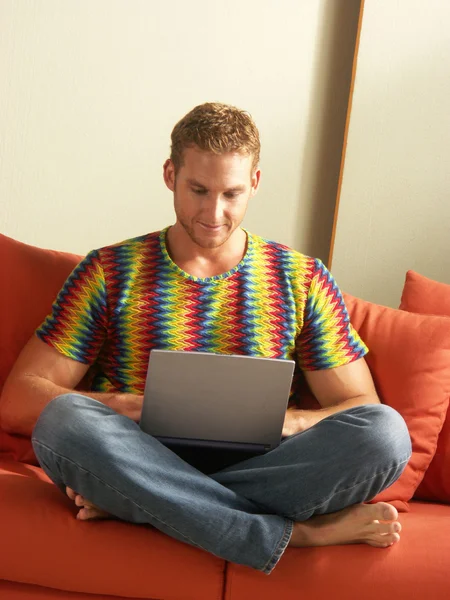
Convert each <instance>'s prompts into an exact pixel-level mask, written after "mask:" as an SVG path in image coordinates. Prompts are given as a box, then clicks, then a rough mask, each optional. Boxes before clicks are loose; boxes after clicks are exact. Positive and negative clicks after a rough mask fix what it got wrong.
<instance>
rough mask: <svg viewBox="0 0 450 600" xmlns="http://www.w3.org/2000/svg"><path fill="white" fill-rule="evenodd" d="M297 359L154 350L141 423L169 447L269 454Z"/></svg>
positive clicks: (279, 427)
mask: <svg viewBox="0 0 450 600" xmlns="http://www.w3.org/2000/svg"><path fill="white" fill-rule="evenodd" d="M294 366H295V363H294V361H293V360H279V359H273V358H254V357H250V356H237V355H224V354H212V353H207V352H175V351H168V350H152V351H151V352H150V359H149V365H148V371H147V380H146V385H145V393H144V405H143V409H142V414H141V419H140V427H141V429H142V430H143V431H145V432H146V433H149V434H150V435H152V436H154V437H156V438H157V439H158V440H159V441H160V442H162V443H163V444H165V445H166V446H169V447H173V448H176V447H177V446H178V447H196V448H215V449H220V450H228V449H229V450H243V451H249V452H252V453H256V454H257V453H261V454H263V453H265V452H268V451H269V450H272V449H273V448H276V447H277V446H278V445H279V444H280V441H281V433H282V429H283V423H284V418H285V413H286V409H287V404H288V400H289V392H290V388H291V383H292V377H293V373H294Z"/></svg>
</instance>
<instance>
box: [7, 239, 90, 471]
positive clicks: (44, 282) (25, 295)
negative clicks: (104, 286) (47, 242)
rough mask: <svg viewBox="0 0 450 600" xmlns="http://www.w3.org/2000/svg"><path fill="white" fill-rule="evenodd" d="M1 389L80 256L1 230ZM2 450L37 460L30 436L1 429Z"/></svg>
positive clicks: (24, 458)
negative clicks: (21, 239) (33, 243)
mask: <svg viewBox="0 0 450 600" xmlns="http://www.w3.org/2000/svg"><path fill="white" fill-rule="evenodd" d="M0 256H1V257H2V260H1V261H0V282H1V289H2V293H1V294H0V331H1V336H0V393H1V390H2V388H3V384H4V382H5V380H6V377H7V376H8V373H9V372H10V370H11V368H12V366H13V364H14V362H15V360H16V358H17V357H18V355H19V353H20V351H21V350H22V348H23V346H24V345H25V344H26V342H27V341H28V340H29V338H30V337H31V336H32V335H33V332H34V330H35V329H36V327H37V326H38V325H40V323H41V322H42V321H43V320H44V318H45V316H46V315H47V314H48V313H49V312H50V309H51V305H52V302H53V301H54V299H55V297H56V295H57V293H58V292H59V290H60V288H61V287H62V285H63V283H64V281H65V280H66V278H67V276H68V275H69V274H70V272H71V271H72V269H73V268H74V266H75V265H76V264H77V263H78V262H79V261H80V257H79V256H77V255H75V254H68V253H66V252H56V251H53V250H43V249H41V248H36V247H34V246H29V245H28V244H23V243H22V242H18V241H16V240H13V239H11V238H9V237H6V236H5V235H2V234H0ZM0 454H1V455H3V456H8V457H11V458H15V459H16V460H23V461H26V462H30V461H31V462H36V459H35V458H34V453H33V451H32V448H31V443H30V441H29V439H28V438H23V437H20V436H12V435H8V434H6V433H5V432H3V431H1V429H0Z"/></svg>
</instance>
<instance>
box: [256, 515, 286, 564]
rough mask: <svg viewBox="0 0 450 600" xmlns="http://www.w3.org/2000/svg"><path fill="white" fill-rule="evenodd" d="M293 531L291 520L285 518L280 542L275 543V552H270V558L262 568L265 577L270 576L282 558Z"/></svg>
mask: <svg viewBox="0 0 450 600" xmlns="http://www.w3.org/2000/svg"><path fill="white" fill-rule="evenodd" d="M293 530H294V522H293V521H292V519H289V518H286V524H285V526H284V531H283V535H282V536H281V539H280V541H279V542H278V543H277V545H276V547H275V550H274V551H273V552H272V556H271V557H270V558H269V560H268V561H267V562H266V564H265V565H264V567H263V568H262V571H263V573H265V574H266V575H270V573H271V572H272V571H273V569H274V568H275V566H276V565H277V563H278V561H279V560H280V558H281V557H282V556H283V553H284V551H285V550H286V548H287V546H288V543H289V540H290V539H291V536H292V532H293ZM280 547H281V550H280Z"/></svg>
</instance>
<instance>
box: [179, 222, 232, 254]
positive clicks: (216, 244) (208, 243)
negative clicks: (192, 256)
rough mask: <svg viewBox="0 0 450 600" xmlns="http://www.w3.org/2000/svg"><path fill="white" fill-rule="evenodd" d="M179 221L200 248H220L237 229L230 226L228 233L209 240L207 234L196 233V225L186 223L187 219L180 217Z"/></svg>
mask: <svg viewBox="0 0 450 600" xmlns="http://www.w3.org/2000/svg"><path fill="white" fill-rule="evenodd" d="M179 221H180V224H181V225H182V227H183V229H184V230H185V232H186V233H187V234H188V236H189V237H190V239H191V240H192V241H193V242H194V244H197V246H200V248H205V249H207V250H212V249H213V248H220V246H223V245H224V244H225V243H226V242H227V241H228V240H229V239H230V237H231V235H232V233H233V232H234V230H235V229H236V227H235V228H234V229H230V228H228V229H227V232H226V234H225V235H224V236H223V237H220V238H218V239H211V240H208V239H207V237H206V235H205V237H200V236H199V235H196V233H195V228H194V227H195V226H191V225H189V224H188V223H186V221H184V220H182V219H179Z"/></svg>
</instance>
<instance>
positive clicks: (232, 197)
mask: <svg viewBox="0 0 450 600" xmlns="http://www.w3.org/2000/svg"><path fill="white" fill-rule="evenodd" d="M224 196H225V198H228V200H233V199H234V198H237V197H238V196H239V194H237V193H236V192H228V193H226V194H224Z"/></svg>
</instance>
